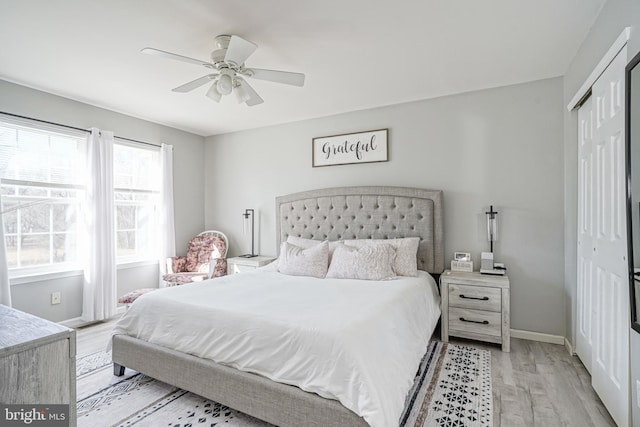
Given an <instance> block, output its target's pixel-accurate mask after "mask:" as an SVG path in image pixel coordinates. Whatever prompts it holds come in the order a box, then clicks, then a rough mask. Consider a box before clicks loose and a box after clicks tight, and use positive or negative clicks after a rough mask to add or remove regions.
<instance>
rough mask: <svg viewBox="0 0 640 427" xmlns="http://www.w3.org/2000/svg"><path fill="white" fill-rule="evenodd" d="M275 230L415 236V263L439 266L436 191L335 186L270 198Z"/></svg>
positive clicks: (320, 236) (280, 236) (438, 269)
mask: <svg viewBox="0 0 640 427" xmlns="http://www.w3.org/2000/svg"><path fill="white" fill-rule="evenodd" d="M276 215H277V220H276V227H277V230H276V235H277V240H278V251H279V248H280V242H283V241H286V240H287V237H288V236H290V235H294V236H298V237H304V238H307V239H316V240H342V239H386V238H397V237H420V239H421V240H420V245H419V247H418V268H419V269H420V270H424V271H427V272H429V273H435V274H439V273H442V271H443V270H444V237H443V229H444V227H443V213H442V191H440V190H423V189H419V188H407V187H337V188H325V189H321V190H313V191H305V192H302V193H295V194H289V195H286V196H280V197H276Z"/></svg>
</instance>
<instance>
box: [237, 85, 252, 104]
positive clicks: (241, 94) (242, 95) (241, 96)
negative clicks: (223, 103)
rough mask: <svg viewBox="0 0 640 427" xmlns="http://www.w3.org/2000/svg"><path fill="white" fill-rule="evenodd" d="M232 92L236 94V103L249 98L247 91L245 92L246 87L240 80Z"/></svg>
mask: <svg viewBox="0 0 640 427" xmlns="http://www.w3.org/2000/svg"><path fill="white" fill-rule="evenodd" d="M233 93H235V95H236V99H237V100H238V104H242V103H243V102H247V101H248V100H249V98H250V95H249V92H247V88H246V87H245V86H244V85H243V84H242V81H239V82H238V86H236V87H235V89H234V90H233Z"/></svg>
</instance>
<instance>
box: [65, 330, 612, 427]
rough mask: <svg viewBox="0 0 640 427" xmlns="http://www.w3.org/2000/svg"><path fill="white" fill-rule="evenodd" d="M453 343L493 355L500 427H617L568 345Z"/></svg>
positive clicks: (105, 336) (98, 339) (86, 346)
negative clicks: (507, 350)
mask: <svg viewBox="0 0 640 427" xmlns="http://www.w3.org/2000/svg"><path fill="white" fill-rule="evenodd" d="M113 323H114V322H113V321H111V322H103V323H97V324H95V325H91V326H86V327H83V328H79V329H77V331H76V333H77V335H76V337H77V343H78V353H77V354H78V356H83V355H87V354H91V353H95V352H96V351H101V350H105V349H106V345H107V342H108V340H109V335H110V331H111V328H112V327H113ZM452 342H453V343H456V344H462V345H469V346H474V347H479V348H485V349H488V350H490V351H491V378H492V386H493V425H494V427H498V426H501V427H519V426H536V427H538V426H539V427H555V426H567V427H569V426H571V427H573V426H575V427H589V426H593V427H600V426H615V423H614V422H613V420H612V419H611V416H609V414H608V413H607V410H606V409H605V407H604V406H603V405H602V402H600V399H599V398H598V396H597V395H596V394H595V392H594V391H593V388H592V387H591V378H590V376H589V373H588V372H587V370H586V369H585V368H584V366H583V365H582V363H581V362H580V360H579V359H578V358H577V357H575V356H573V357H572V356H570V355H569V354H568V353H567V351H566V349H565V347H564V346H561V345H555V344H546V343H540V342H535V341H526V340H521V339H512V340H511V353H503V352H502V351H500V346H494V345H490V344H488V345H484V344H482V343H478V342H475V341H467V340H452Z"/></svg>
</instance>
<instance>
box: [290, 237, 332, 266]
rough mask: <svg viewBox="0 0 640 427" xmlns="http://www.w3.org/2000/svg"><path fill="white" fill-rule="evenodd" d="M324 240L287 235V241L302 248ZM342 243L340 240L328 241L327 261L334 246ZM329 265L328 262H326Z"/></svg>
mask: <svg viewBox="0 0 640 427" xmlns="http://www.w3.org/2000/svg"><path fill="white" fill-rule="evenodd" d="M325 241H326V240H314V239H305V238H304V237H298V236H287V242H289V243H291V244H293V245H296V246H300V247H301V248H303V249H307V248H310V247H313V246H316V245H319V244H320V243H322V242H325ZM340 244H342V241H339V240H334V241H331V242H329V263H331V257H332V256H333V251H335V250H336V246H338V245H340ZM327 266H329V264H327Z"/></svg>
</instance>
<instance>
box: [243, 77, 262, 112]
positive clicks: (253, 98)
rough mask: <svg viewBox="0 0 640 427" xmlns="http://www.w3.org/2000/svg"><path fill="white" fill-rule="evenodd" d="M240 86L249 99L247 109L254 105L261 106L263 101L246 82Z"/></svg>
mask: <svg viewBox="0 0 640 427" xmlns="http://www.w3.org/2000/svg"><path fill="white" fill-rule="evenodd" d="M242 85H243V86H244V88H245V89H246V90H247V93H249V99H247V105H248V106H249V107H253V106H254V105H258V104H262V103H263V102H264V99H262V98H260V95H258V92H256V91H255V90H254V89H253V88H252V87H251V85H250V84H249V83H247V82H246V80H243V81H242Z"/></svg>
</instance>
